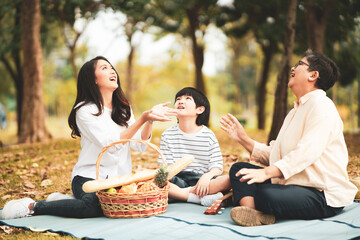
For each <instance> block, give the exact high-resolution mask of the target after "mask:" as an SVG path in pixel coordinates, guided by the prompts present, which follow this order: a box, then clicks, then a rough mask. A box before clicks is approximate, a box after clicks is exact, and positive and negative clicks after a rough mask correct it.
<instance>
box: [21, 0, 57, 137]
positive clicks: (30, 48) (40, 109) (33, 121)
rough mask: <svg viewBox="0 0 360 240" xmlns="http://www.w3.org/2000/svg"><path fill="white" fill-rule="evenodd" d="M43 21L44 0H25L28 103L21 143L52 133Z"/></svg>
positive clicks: (23, 34)
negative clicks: (47, 113)
mask: <svg viewBox="0 0 360 240" xmlns="http://www.w3.org/2000/svg"><path fill="white" fill-rule="evenodd" d="M40 24H41V14H40V0H23V2H22V7H21V26H22V28H21V48H22V50H23V56H24V65H23V78H24V92H23V95H24V98H23V105H26V107H24V108H22V118H21V122H20V124H21V132H20V135H19V143H32V142H38V141H43V140H46V139H48V138H49V137H51V135H50V133H49V132H48V130H47V129H46V125H45V109H44V103H43V72H42V49H41V40H40Z"/></svg>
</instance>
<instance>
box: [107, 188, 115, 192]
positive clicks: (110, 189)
mask: <svg viewBox="0 0 360 240" xmlns="http://www.w3.org/2000/svg"><path fill="white" fill-rule="evenodd" d="M107 192H108V193H116V189H115V188H109V189H108V190H107Z"/></svg>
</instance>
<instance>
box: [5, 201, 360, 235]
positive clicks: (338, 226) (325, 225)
mask: <svg viewBox="0 0 360 240" xmlns="http://www.w3.org/2000/svg"><path fill="white" fill-rule="evenodd" d="M205 209H206V208H205V207H202V206H199V205H195V204H189V203H170V204H169V205H168V208H167V211H166V212H165V213H164V214H161V215H157V216H153V217H147V218H135V219H110V218H106V217H98V218H86V219H76V218H63V217H55V216H33V217H27V218H20V219H12V220H0V224H1V225H4V224H5V225H8V226H13V227H21V228H25V229H31V230H34V231H45V230H47V231H52V232H62V233H67V234H70V235H72V236H73V237H76V238H88V239H151V240H152V239H167V240H168V239H186V240H190V239H196V240H202V239H204V240H205V239H206V240H211V239H214V240H218V239H306V240H308V239H311V240H315V239H326V240H332V239H334V240H339V239H354V238H356V237H359V236H360V203H353V204H352V205H350V206H347V207H346V208H344V210H343V211H342V213H340V214H339V215H337V216H335V217H331V218H327V219H318V220H277V221H276V223H275V224H273V225H266V226H258V227H241V226H238V225H236V224H235V223H234V222H233V221H232V220H231V218H230V215H229V212H230V208H226V209H224V210H222V213H221V214H217V215H205V214H203V212H204V211H205ZM0 214H1V211H0ZM0 216H1V215H0Z"/></svg>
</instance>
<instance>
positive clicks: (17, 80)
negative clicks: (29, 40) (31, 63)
mask: <svg viewBox="0 0 360 240" xmlns="http://www.w3.org/2000/svg"><path fill="white" fill-rule="evenodd" d="M19 55H20V53H19V52H18V53H17V54H16V53H15V52H13V53H12V57H13V59H14V62H15V69H13V68H12V67H11V65H10V62H9V61H8V60H7V59H6V58H5V57H3V58H2V59H1V62H2V63H3V64H4V66H5V68H6V70H7V71H8V72H9V74H10V76H11V78H12V79H13V81H14V84H15V89H16V119H17V136H18V137H19V136H20V131H21V124H20V122H21V121H20V120H21V111H22V101H23V88H24V80H23V77H22V71H21V64H20V56H19Z"/></svg>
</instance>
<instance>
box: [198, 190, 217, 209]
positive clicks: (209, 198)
mask: <svg viewBox="0 0 360 240" xmlns="http://www.w3.org/2000/svg"><path fill="white" fill-rule="evenodd" d="M222 196H223V194H222V193H221V192H218V193H216V194H210V195H206V196H203V197H202V198H201V199H200V201H201V205H203V206H205V207H209V206H211V204H213V203H214V202H215V201H216V200H218V199H219V198H221V197H222Z"/></svg>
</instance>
